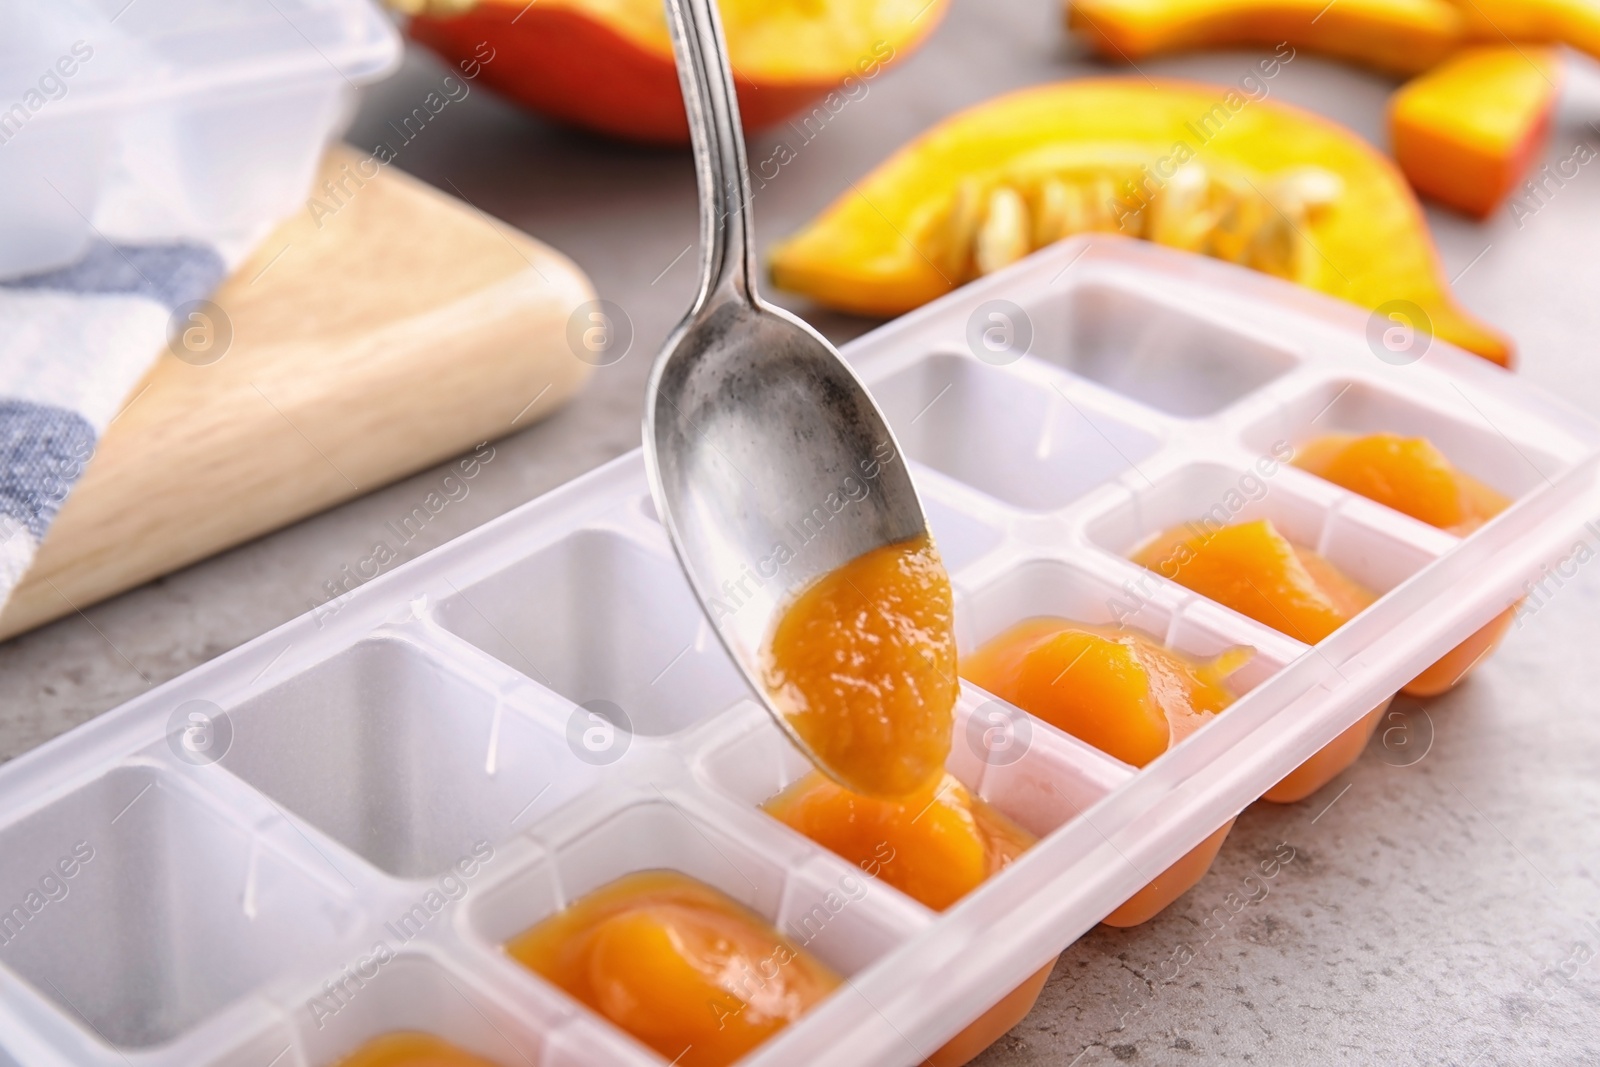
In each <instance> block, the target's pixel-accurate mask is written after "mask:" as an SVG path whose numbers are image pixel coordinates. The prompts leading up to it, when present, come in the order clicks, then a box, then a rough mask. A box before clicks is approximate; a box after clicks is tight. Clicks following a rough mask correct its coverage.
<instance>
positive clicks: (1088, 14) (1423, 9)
mask: <svg viewBox="0 0 1600 1067" xmlns="http://www.w3.org/2000/svg"><path fill="white" fill-rule="evenodd" d="M1067 25H1068V27H1069V28H1070V29H1071V30H1072V31H1074V32H1075V33H1077V34H1078V35H1079V37H1081V38H1082V39H1083V40H1084V41H1085V42H1087V43H1088V44H1089V45H1090V46H1091V47H1092V48H1094V49H1095V50H1096V51H1097V52H1099V53H1101V54H1102V55H1105V56H1106V57H1108V58H1110V59H1120V60H1122V61H1124V62H1127V61H1130V60H1140V59H1144V58H1146V57H1147V56H1156V55H1163V54H1166V53H1170V52H1183V51H1191V50H1194V49H1201V48H1218V47H1230V48H1241V47H1248V46H1252V45H1257V46H1262V47H1267V48H1271V47H1273V46H1274V45H1278V44H1280V43H1283V44H1288V45H1289V46H1291V47H1293V48H1295V49H1302V48H1303V49H1305V50H1306V51H1308V52H1319V53H1321V54H1323V55H1328V56H1333V57H1335V58H1338V59H1344V60H1349V61H1351V62H1354V63H1359V64H1362V65H1363V66H1368V67H1373V68H1375V69H1377V70H1381V71H1386V72H1389V73H1392V74H1415V73H1418V72H1419V71H1424V70H1427V69H1428V68H1429V67H1431V66H1433V65H1434V64H1435V63H1438V62H1439V61H1440V60H1441V59H1443V58H1444V57H1445V56H1446V55H1448V54H1449V53H1450V52H1451V51H1452V50H1453V49H1454V48H1456V46H1457V45H1459V44H1460V43H1461V40H1462V38H1463V35H1464V33H1465V27H1466V20H1465V18H1464V16H1463V14H1462V12H1461V11H1460V10H1458V9H1457V7H1456V5H1455V4H1453V3H1451V2H1450V0H1337V2H1336V3H1331V4H1330V3H1329V2H1328V0H1068V2H1067Z"/></svg>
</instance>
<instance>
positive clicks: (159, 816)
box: [0, 762, 359, 1050]
mask: <svg viewBox="0 0 1600 1067" xmlns="http://www.w3.org/2000/svg"><path fill="white" fill-rule="evenodd" d="M0 900H3V901H4V902H5V904H6V907H7V911H6V912H5V915H4V916H3V917H0V925H3V926H4V928H5V933H4V937H5V941H4V943H3V944H0V964H3V965H4V966H5V967H7V968H9V969H10V970H11V971H13V972H14V973H16V974H17V975H18V976H20V977H21V978H22V979H23V980H25V981H26V982H27V983H29V985H30V986H31V987H32V988H33V990H34V991H35V992H36V993H37V994H38V995H40V996H41V997H43V998H44V999H45V1000H48V1001H50V1002H52V1003H54V1004H55V1005H56V1006H57V1008H58V1009H59V1010H60V1011H61V1012H63V1013H65V1014H66V1015H68V1016H69V1017H73V1018H76V1019H81V1020H82V1021H83V1023H84V1024H86V1025H87V1026H88V1027H89V1028H90V1029H91V1030H93V1032H94V1033H95V1034H97V1035H98V1036H99V1037H100V1038H101V1039H103V1040H104V1041H106V1042H108V1043H110V1044H111V1045H112V1046H114V1047H115V1048H117V1049H119V1050H142V1049H149V1048H152V1047H154V1046H158V1045H163V1044H166V1043H168V1042H171V1041H174V1040H176V1039H177V1038H179V1037H181V1036H182V1035H183V1034H185V1033H186V1032H187V1031H189V1030H191V1029H193V1028H194V1027H196V1026H197V1025H199V1024H201V1023H202V1022H203V1021H204V1020H206V1019H207V1018H208V1017H210V1016H213V1015H215V1014H218V1013H220V1012H222V1011H223V1010H224V1009H225V1008H227V1007H228V1006H229V1005H230V1004H233V1003H234V1002H236V1001H238V1000H240V999H241V998H243V997H245V996H246V995H247V994H249V993H251V992H252V991H255V990H258V989H261V988H263V987H264V986H266V985H267V984H268V983H270V982H271V981H273V980H274V979H276V978H279V977H281V976H283V975H285V974H286V973H288V972H290V971H291V970H293V969H295V968H297V967H299V966H302V965H305V964H307V963H308V962H312V961H315V960H317V959H319V958H325V957H327V956H328V955H330V954H331V953H334V952H337V951H338V950H339V949H340V947H341V946H344V945H347V944H348V943H349V942H350V939H351V937H352V936H353V934H354V932H355V930H356V928H357V923H358V921H359V919H358V916H357V914H356V913H355V911H354V909H353V906H352V905H351V904H350V903H349V902H347V901H346V900H344V899H341V898H340V897H339V896H338V895H336V894H335V893H334V892H331V891H330V890H329V889H328V888H327V887H325V886H324V885H323V884H322V883H321V882H320V881H318V880H317V879H314V878H313V877H311V876H309V875H308V874H307V873H306V872H305V871H303V870H301V869H300V868H299V867H298V866H297V865H296V864H295V863H294V862H292V861H290V860H288V859H287V858H285V857H283V856H281V855H280V854H279V853H278V852H277V851H276V850H275V849H274V848H273V847H272V846H270V845H268V844H266V843H264V842H263V840H262V839H261V838H260V837H259V836H257V835H255V834H252V833H251V832H249V831H248V830H246V829H243V828H242V827H240V826H239V825H237V824H235V823H234V822H233V821H231V820H230V819H229V818H228V817H227V816H226V815H225V814H223V813H221V812H220V811H218V810H217V807H216V805H215V803H214V802H213V801H212V800H211V798H208V797H206V796H204V795H201V794H199V793H197V792H195V791H193V790H192V788H191V787H190V786H189V785H188V784H187V783H185V782H183V781H182V780H180V779H179V778H178V776H177V775H176V774H175V773H173V772H171V771H166V770H163V769H161V768H160V767H158V766H155V765H153V764H147V763H144V762H133V763H128V764H124V765H121V766H118V767H116V768H115V769H113V770H110V771H108V772H106V773H105V774H102V775H100V776H99V777H97V778H95V779H93V780H92V781H90V782H88V783H86V784H84V785H82V786H80V787H78V788H77V789H75V790H73V791H72V792H70V793H67V794H66V795H65V796H63V797H61V798H60V799H58V800H56V801H54V802H53V803H51V804H49V805H48V806H47V807H45V808H43V809H42V810H40V811H38V812H36V813H34V814H33V815H30V816H28V817H27V818H25V819H23V820H22V821H20V822H17V823H14V824H12V825H10V826H8V827H6V828H5V829H4V830H0ZM23 915H26V916H27V918H26V919H22V918H21V916H23Z"/></svg>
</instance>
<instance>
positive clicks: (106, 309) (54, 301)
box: [0, 235, 250, 604]
mask: <svg viewBox="0 0 1600 1067" xmlns="http://www.w3.org/2000/svg"><path fill="white" fill-rule="evenodd" d="M249 244H250V243H249V242H242V241H239V242H229V243H228V244H227V245H226V246H224V247H223V248H220V249H219V248H218V247H213V246H209V245H204V244H198V243H185V242H173V243H150V242H128V243H122V242H118V241H115V240H108V239H106V238H105V237H104V236H103V235H101V236H98V237H97V238H96V239H95V241H94V242H93V243H92V244H91V245H90V246H89V249H88V251H87V252H86V253H85V254H84V255H83V256H82V257H80V258H79V259H78V260H77V261H76V262H75V263H72V264H70V265H69V266H66V267H62V268H59V269H56V270H51V271H47V272H44V273H40V274H33V275H29V276H26V277H20V278H12V279H9V280H5V281H0V604H3V603H4V602H5V600H6V598H7V597H8V596H9V595H10V593H11V590H12V589H13V588H15V586H16V584H17V582H18V581H20V580H21V578H22V575H23V574H24V572H26V571H27V569H28V565H29V563H30V562H31V561H32V560H33V557H34V554H35V552H37V551H38V547H39V542H40V541H41V540H43V538H44V535H45V531H47V530H48V529H49V528H50V524H51V522H53V521H54V520H55V517H56V513H57V512H58V511H60V509H61V504H62V502H63V501H64V500H65V499H66V498H67V494H68V493H70V492H71V491H72V487H73V485H74V484H75V483H76V482H77V481H78V479H79V478H80V477H81V476H82V474H83V471H84V468H85V467H86V466H87V465H88V462H89V460H90V458H91V457H92V456H93V455H94V451H95V447H96V444H97V443H98V442H99V440H100V437H101V435H102V434H104V433H105V430H106V427H107V426H109V425H110V424H111V422H112V420H113V419H115V418H116V416H117V414H118V412H119V411H120V409H121V407H122V405H123V404H124V403H126V402H127V401H128V400H129V399H130V398H129V393H130V392H131V391H132V389H133V387H134V386H135V385H136V384H137V383H138V381H139V379H140V378H141V377H142V376H143V375H144V373H145V372H146V371H147V370H149V368H150V365H151V364H152V363H153V362H154V361H155V359H156V357H157V356H158V355H159V354H160V353H161V352H162V351H163V350H165V349H166V347H167V345H168V338H169V336H171V335H173V334H174V333H175V332H179V333H181V327H182V323H181V322H178V323H175V322H174V317H175V315H176V316H177V318H178V319H179V320H182V319H183V318H184V317H185V315H186V312H187V309H186V307H185V305H188V304H190V303H191V302H192V301H196V300H199V299H201V298H203V297H205V296H207V295H209V294H210V293H211V291H212V290H213V289H215V288H216V286H217V284H218V283H219V282H220V281H221V280H222V279H223V277H224V275H226V273H227V272H228V270H229V269H230V268H231V267H233V266H235V265H237V263H238V262H239V261H240V260H241V259H242V258H243V255H244V253H245V252H247V251H248V250H249ZM175 326H177V327H179V329H178V330H177V331H175V330H174V327H175Z"/></svg>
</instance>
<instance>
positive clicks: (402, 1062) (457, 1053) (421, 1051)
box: [336, 1031, 498, 1067]
mask: <svg viewBox="0 0 1600 1067" xmlns="http://www.w3.org/2000/svg"><path fill="white" fill-rule="evenodd" d="M336 1067H498V1065H497V1064H495V1063H493V1062H491V1061H489V1060H486V1059H484V1058H482V1057H481V1056H474V1055H473V1054H472V1053H470V1052H467V1051H465V1050H463V1049H459V1048H456V1047H455V1046H454V1045H452V1044H450V1042H448V1041H444V1040H441V1039H440V1038H437V1037H434V1036H433V1035H432V1034H422V1033H412V1032H410V1031H399V1032H396V1033H392V1034H384V1035H383V1036H382V1037H375V1038H373V1039H372V1040H371V1041H368V1042H367V1043H366V1044H365V1045H362V1046H361V1047H360V1048H359V1049H357V1050H356V1051H355V1052H353V1053H352V1054H351V1055H350V1057H349V1058H348V1059H343V1060H340V1061H339V1062H338V1064H337V1065H336Z"/></svg>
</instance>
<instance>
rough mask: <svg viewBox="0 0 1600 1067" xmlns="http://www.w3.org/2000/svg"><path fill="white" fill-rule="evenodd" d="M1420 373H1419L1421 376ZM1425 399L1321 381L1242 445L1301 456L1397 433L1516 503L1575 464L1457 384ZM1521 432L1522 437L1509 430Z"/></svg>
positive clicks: (1260, 423) (1261, 419) (1375, 386)
mask: <svg viewBox="0 0 1600 1067" xmlns="http://www.w3.org/2000/svg"><path fill="white" fill-rule="evenodd" d="M1415 373H1420V372H1415ZM1430 385H1431V386H1432V388H1430V389H1428V390H1427V392H1426V394H1425V399H1424V397H1422V396H1418V395H1417V393H1416V392H1415V391H1412V392H1411V393H1409V394H1407V393H1406V392H1404V391H1401V390H1398V389H1395V388H1393V387H1391V386H1388V385H1384V384H1382V383H1381V382H1378V381H1372V380H1366V379H1360V378H1353V377H1335V378H1331V379H1327V378H1320V377H1319V378H1318V379H1316V380H1315V381H1314V382H1308V383H1305V384H1304V385H1302V386H1301V387H1300V388H1298V389H1296V390H1295V391H1293V392H1292V393H1289V394H1288V395H1286V396H1284V397H1283V398H1281V400H1280V401H1279V402H1278V403H1275V404H1274V405H1273V406H1272V408H1271V410H1270V411H1267V412H1265V413H1263V414H1261V415H1259V416H1258V417H1256V418H1255V419H1254V420H1252V421H1251V423H1250V424H1249V425H1248V426H1247V427H1246V429H1245V431H1244V434H1243V440H1244V443H1245V444H1246V445H1247V446H1248V447H1250V448H1253V449H1259V450H1261V451H1263V452H1266V451H1270V450H1272V449H1274V448H1275V447H1281V446H1282V445H1283V444H1287V446H1288V447H1290V448H1291V449H1294V450H1295V451H1299V450H1300V449H1302V448H1303V447H1304V446H1305V445H1306V444H1307V443H1308V442H1310V441H1312V440H1315V439H1316V438H1318V437H1322V436H1324V435H1328V434H1354V435H1365V434H1374V433H1393V434H1399V435H1401V436H1403V437H1422V438H1426V439H1427V440H1428V441H1429V442H1430V443H1432V444H1433V445H1434V447H1436V448H1437V449H1439V451H1440V452H1442V453H1444V455H1445V457H1446V458H1447V459H1448V460H1449V461H1450V462H1451V464H1452V465H1453V466H1455V467H1456V468H1457V469H1458V470H1460V471H1463V472H1464V473H1466V474H1469V475H1471V476H1472V477H1474V478H1476V479H1477V480H1478V481H1480V482H1482V483H1484V484H1485V485H1487V486H1489V488H1491V489H1494V490H1496V491H1497V492H1499V493H1501V494H1503V495H1504V496H1506V497H1508V498H1510V499H1512V500H1515V499H1517V498H1519V497H1521V496H1523V495H1524V494H1526V493H1528V492H1529V491H1531V490H1533V489H1537V488H1539V487H1540V486H1542V485H1544V484H1545V483H1546V482H1548V481H1549V480H1550V479H1551V478H1554V477H1556V476H1557V475H1559V474H1560V473H1561V472H1562V471H1563V470H1565V469H1566V468H1567V466H1568V465H1569V464H1568V463H1567V462H1566V461H1564V460H1563V459H1561V458H1560V457H1558V456H1556V455H1555V454H1552V453H1551V452H1549V451H1546V450H1545V449H1544V448H1542V447H1540V446H1538V445H1536V444H1534V443H1532V442H1531V441H1529V440H1528V439H1527V437H1526V436H1525V435H1523V434H1522V433H1521V432H1520V430H1521V429H1523V427H1521V426H1519V423H1520V421H1521V420H1516V419H1502V420H1499V421H1496V422H1491V421H1489V416H1488V415H1487V413H1486V411H1485V410H1484V407H1483V405H1482V402H1481V401H1479V402H1475V401H1473V400H1472V399H1471V398H1470V396H1469V394H1468V393H1467V392H1464V391H1462V390H1461V388H1460V387H1459V386H1456V385H1454V384H1453V383H1449V382H1445V381H1439V380H1437V379H1432V380H1430ZM1512 432H1517V434H1518V436H1517V437H1512V436H1510V433H1512Z"/></svg>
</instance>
